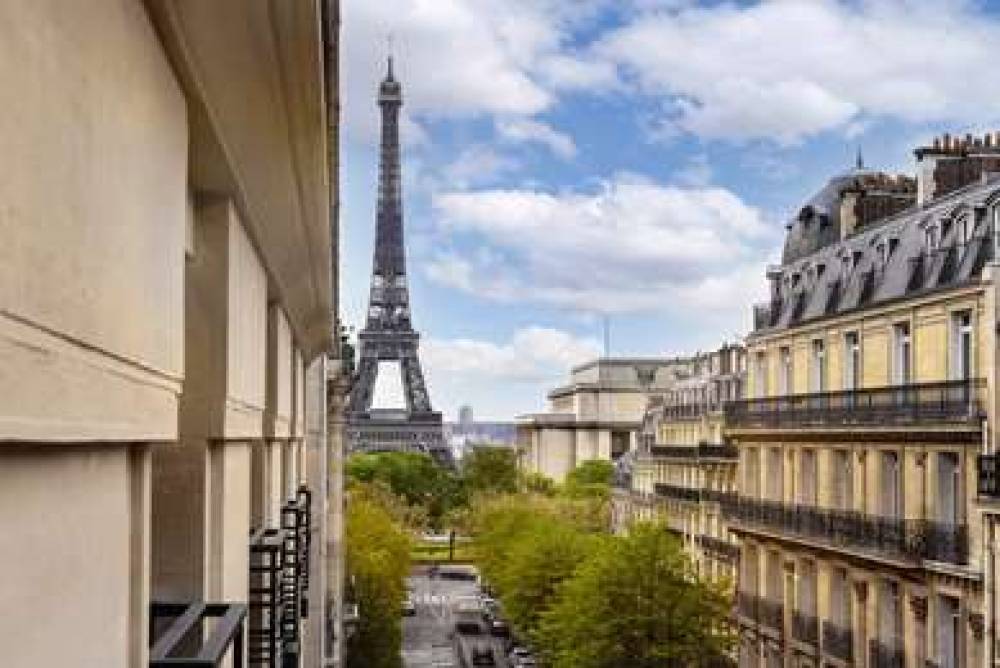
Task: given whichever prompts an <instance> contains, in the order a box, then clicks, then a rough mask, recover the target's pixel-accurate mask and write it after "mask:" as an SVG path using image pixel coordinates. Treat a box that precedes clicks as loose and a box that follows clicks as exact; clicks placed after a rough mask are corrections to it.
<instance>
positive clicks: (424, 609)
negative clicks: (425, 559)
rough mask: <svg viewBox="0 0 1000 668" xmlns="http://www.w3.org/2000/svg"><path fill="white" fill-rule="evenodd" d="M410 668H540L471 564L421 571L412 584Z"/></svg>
mask: <svg viewBox="0 0 1000 668" xmlns="http://www.w3.org/2000/svg"><path fill="white" fill-rule="evenodd" d="M402 614H403V647H402V655H403V666H404V668H480V667H483V668H488V667H490V666H493V667H495V668H535V666H537V665H538V664H537V663H536V662H535V660H534V658H533V656H532V654H531V653H530V652H529V651H528V650H527V649H526V648H525V647H523V646H522V645H520V644H519V643H518V642H517V641H516V640H515V638H514V637H513V635H512V631H511V629H510V626H509V625H508V624H507V622H506V620H505V619H504V617H503V612H502V609H501V606H500V604H499V602H498V601H496V600H495V599H494V598H493V597H492V596H490V594H489V590H488V586H486V585H483V584H482V583H481V582H480V580H479V575H478V573H477V571H476V569H475V568H474V567H472V566H467V565H452V564H448V565H442V566H439V567H435V566H421V567H418V568H415V569H414V570H413V572H412V573H411V575H410V577H409V578H408V579H407V598H406V601H405V602H404V604H403V609H402Z"/></svg>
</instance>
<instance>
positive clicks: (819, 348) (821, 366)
mask: <svg viewBox="0 0 1000 668" xmlns="http://www.w3.org/2000/svg"><path fill="white" fill-rule="evenodd" d="M811 372H812V388H811V389H812V391H813V392H825V391H826V342H825V341H823V339H813V342H812V369H811Z"/></svg>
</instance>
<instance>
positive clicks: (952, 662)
mask: <svg viewBox="0 0 1000 668" xmlns="http://www.w3.org/2000/svg"><path fill="white" fill-rule="evenodd" d="M937 612H938V614H937V621H938V634H937V636H938V663H937V665H938V666H940V667H941V668H958V667H959V666H962V665H965V661H963V660H962V656H961V650H960V638H961V633H962V632H961V625H960V623H959V622H960V617H959V607H958V601H957V600H955V599H954V598H952V597H950V596H938V610H937Z"/></svg>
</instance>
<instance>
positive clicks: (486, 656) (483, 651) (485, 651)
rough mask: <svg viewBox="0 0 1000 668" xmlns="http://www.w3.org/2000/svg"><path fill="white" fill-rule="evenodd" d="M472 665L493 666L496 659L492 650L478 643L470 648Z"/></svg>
mask: <svg viewBox="0 0 1000 668" xmlns="http://www.w3.org/2000/svg"><path fill="white" fill-rule="evenodd" d="M472 665H473V666H495V665H497V663H496V659H494V658H493V650H492V649H490V648H489V647H488V646H485V645H480V646H479V647H473V648H472Z"/></svg>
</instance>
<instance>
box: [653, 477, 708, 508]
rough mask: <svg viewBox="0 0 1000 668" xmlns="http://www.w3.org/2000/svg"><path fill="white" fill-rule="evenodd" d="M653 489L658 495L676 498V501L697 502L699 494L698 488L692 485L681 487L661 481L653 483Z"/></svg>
mask: <svg viewBox="0 0 1000 668" xmlns="http://www.w3.org/2000/svg"><path fill="white" fill-rule="evenodd" d="M653 489H655V490H656V494H657V495H658V496H663V497H666V498H668V499H676V500H678V501H691V502H694V503H697V502H698V500H699V498H700V496H701V495H700V493H699V490H697V489H695V488H693V487H681V486H680V485H669V484H667V483H662V482H658V483H656V484H655V485H653Z"/></svg>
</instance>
